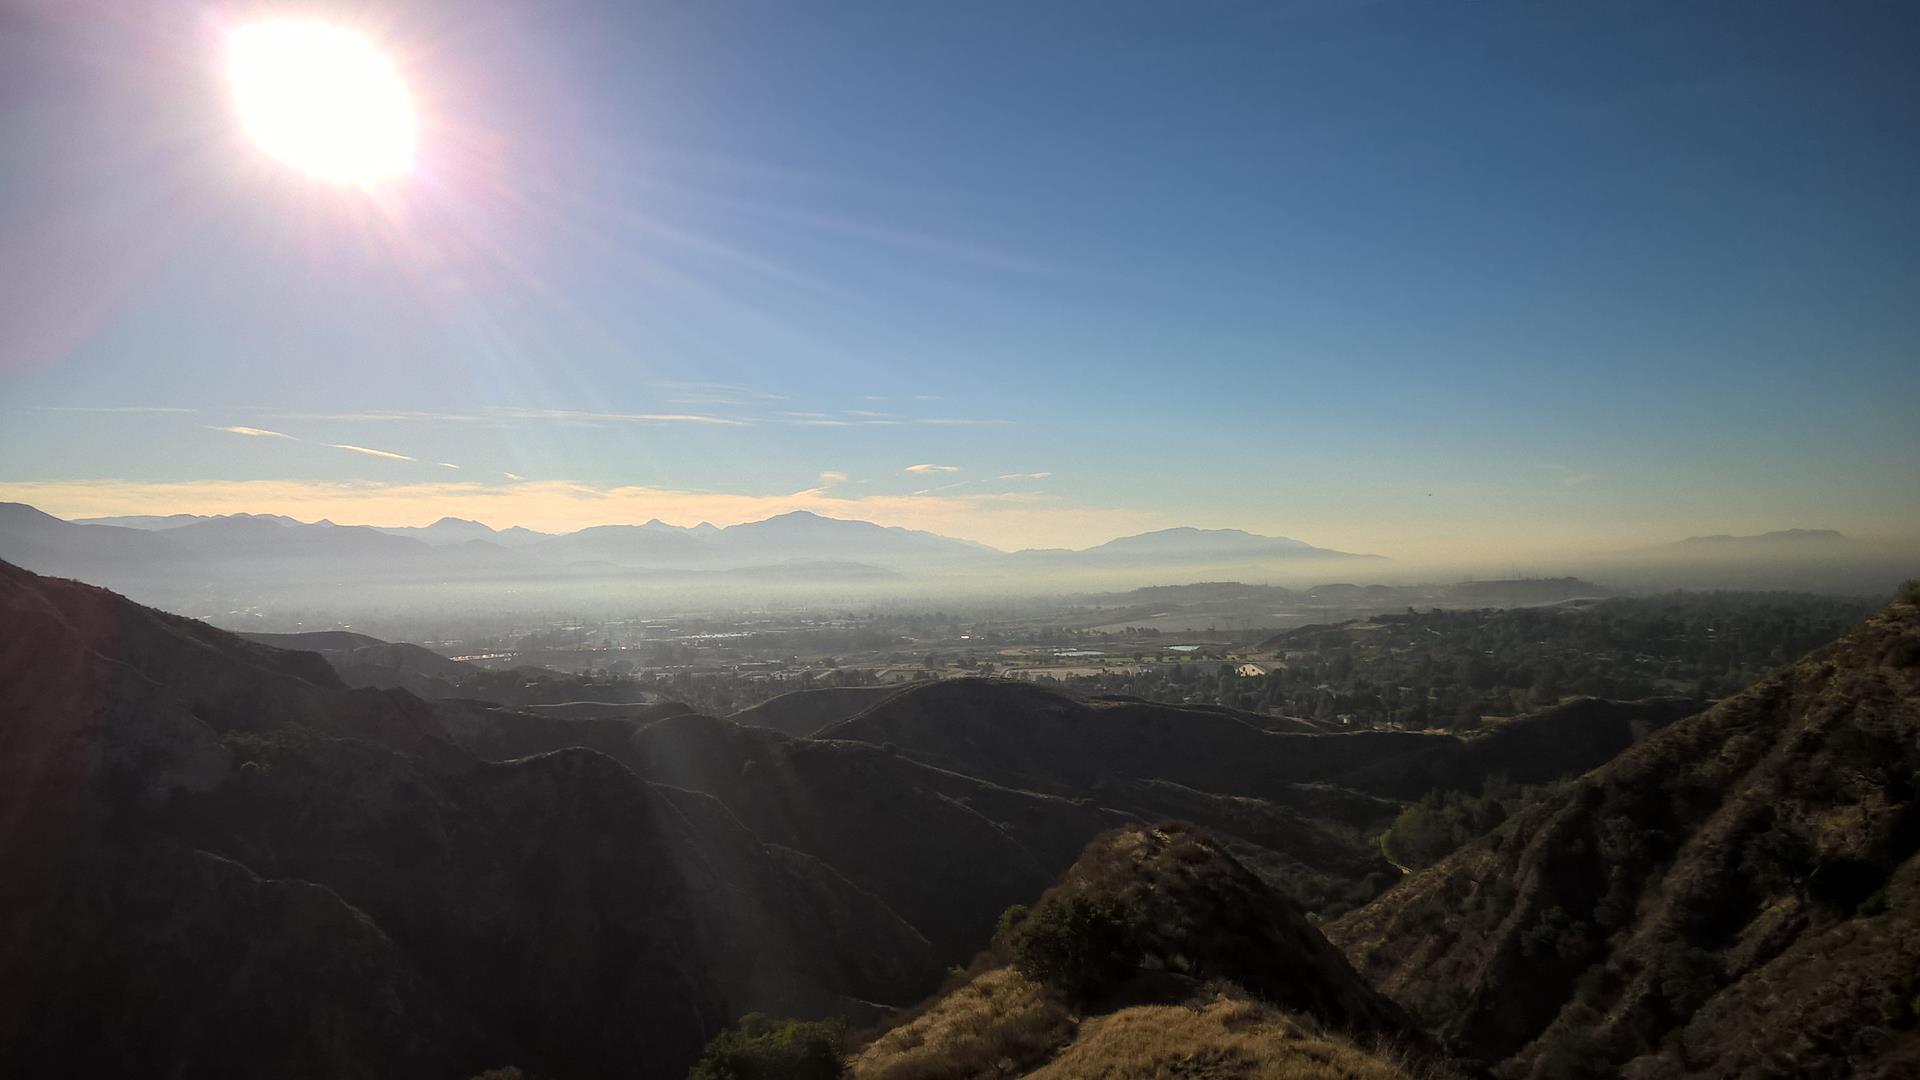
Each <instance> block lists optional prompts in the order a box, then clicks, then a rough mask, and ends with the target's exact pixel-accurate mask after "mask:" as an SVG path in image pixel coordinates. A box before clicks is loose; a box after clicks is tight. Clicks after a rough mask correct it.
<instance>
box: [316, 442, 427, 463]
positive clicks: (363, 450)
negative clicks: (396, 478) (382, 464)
mask: <svg viewBox="0 0 1920 1080" xmlns="http://www.w3.org/2000/svg"><path fill="white" fill-rule="evenodd" d="M327 445H328V446H331V447H333V448H334V449H335V450H351V451H353V452H354V453H356V454H365V455H367V456H368V457H377V458H386V459H388V460H389V461H418V460H420V459H419V458H413V457H408V456H407V455H405V454H396V453H394V452H393V451H391V450H375V449H374V448H373V447H371V446H355V445H353V444H352V443H338V442H337V443H328V444H327Z"/></svg>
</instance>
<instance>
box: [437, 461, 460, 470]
mask: <svg viewBox="0 0 1920 1080" xmlns="http://www.w3.org/2000/svg"><path fill="white" fill-rule="evenodd" d="M440 467H441V468H443V469H457V468H459V467H460V466H458V465H455V464H454V463H453V462H451V461H443V462H441V463H440Z"/></svg>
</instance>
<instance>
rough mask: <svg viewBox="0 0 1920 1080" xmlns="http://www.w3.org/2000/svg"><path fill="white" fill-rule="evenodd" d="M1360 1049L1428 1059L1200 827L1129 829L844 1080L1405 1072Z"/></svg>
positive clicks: (1289, 907) (1315, 935)
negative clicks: (1392, 1045) (1391, 1047)
mask: <svg viewBox="0 0 1920 1080" xmlns="http://www.w3.org/2000/svg"><path fill="white" fill-rule="evenodd" d="M1066 912H1075V913H1077V914H1076V915H1072V916H1064V917H1063V913H1066ZM1087 913H1093V914H1092V915H1091V916H1089V915H1088V914H1087ZM1088 918H1092V919H1094V920H1095V922H1092V923H1088V922H1087V921H1086V920H1087V919H1088ZM1102 919H1104V920H1106V921H1105V922H1104V923H1102V922H1100V921H1099V920H1102ZM1067 956H1072V957H1075V958H1077V959H1076V960H1074V961H1072V978H1071V982H1070V984H1069V983H1063V982H1061V981H1060V980H1061V979H1062V978H1064V977H1066V975H1065V974H1064V973H1063V969H1062V968H1061V967H1060V964H1061V963H1063V962H1064V961H1063V960H1062V959H1061V958H1063V957H1067ZM1049 957H1051V958H1053V959H1051V960H1049V959H1046V958H1049ZM1350 1038H1352V1039H1361V1040H1364V1041H1366V1042H1368V1043H1378V1042H1381V1041H1387V1042H1395V1041H1398V1042H1400V1043H1401V1044H1403V1045H1406V1046H1417V1045H1419V1039H1418V1037H1417V1036H1415V1035H1413V1034H1412V1033H1411V1031H1410V1029H1409V1027H1408V1024H1407V1019H1406V1017H1405V1016H1404V1014H1402V1013H1401V1011H1400V1010H1399V1009H1398V1008H1397V1007H1395V1006H1394V1005H1393V1004H1392V1003H1391V1002H1389V1001H1387V1000H1386V999H1384V998H1382V997H1381V996H1380V995H1378V994H1376V993H1375V992H1374V991H1373V990H1372V989H1370V988H1369V987H1367V986H1366V984H1365V983H1363V982H1362V981H1361V980H1360V979H1359V978H1358V977H1357V976H1356V975H1355V974H1354V973H1353V971H1352V969H1351V968H1349V967H1348V966H1347V963H1346V961H1345V960H1344V959H1342V957H1341V956H1340V954H1339V953H1338V952H1337V951H1336V950H1335V949H1334V948H1333V947H1332V946H1331V945H1329V944H1328V943H1327V941H1326V940H1325V939H1324V938H1323V937H1321V935H1320V933H1319V932H1318V931H1317V930H1315V929H1314V928H1313V927H1312V926H1310V925H1309V924H1308V923H1307V921H1306V919H1305V918H1304V917H1303V916H1302V914H1301V912H1300V910H1299V909H1298V908H1297V907H1295V906H1294V905H1293V904H1292V903H1291V902H1289V901H1288V900H1287V899H1286V898H1285V897H1282V896H1280V895H1278V894H1276V893H1274V892H1272V891H1271V890H1269V889H1268V888H1267V887H1266V886H1265V885H1264V884H1262V883H1261V881H1260V879H1259V878H1258V877H1256V876H1255V875H1254V874H1252V873H1251V872H1249V871H1248V870H1247V869H1246V868H1245V867H1243V866H1241V865H1240V864H1239V863H1237V862H1236V861H1235V860H1234V859H1233V858H1232V856H1231V855H1229V854H1228V853H1227V852H1226V850H1225V849H1224V848H1223V847H1221V846H1220V845H1218V844H1217V843H1215V842H1213V841H1212V840H1211V839H1209V838H1208V837H1207V836H1206V835H1205V834H1204V833H1201V832H1199V831H1198V830H1195V829H1193V828H1192V827H1190V826H1184V825H1174V824H1169V825H1160V826H1134V827H1130V828H1126V829H1121V830H1116V831H1114V832H1111V833H1108V834H1106V835H1103V836H1101V837H1100V838H1098V839H1097V840H1095V841H1094V843H1092V844H1091V845H1089V846H1088V848H1087V850H1086V852H1085V854H1083V855H1082V856H1081V857H1080V858H1079V859H1078V860H1077V861H1076V862H1075V863H1074V864H1073V866H1072V867H1071V868H1070V869H1068V871H1067V872H1066V873H1065V874H1064V875H1063V876H1062V878H1061V880H1060V882H1059V883H1058V884H1057V885H1055V886H1054V887H1053V888H1052V889H1049V890H1048V891H1047V892H1046V894H1045V895H1043V896H1042V897H1040V898H1039V899H1038V900H1037V901H1036V903H1035V905H1034V908H1033V910H1032V911H1031V912H1025V911H1024V909H1022V910H1021V911H1020V912H1015V913H1009V917H1008V920H1007V923H1006V925H1005V926H1003V928H1002V931H1001V933H1000V934H999V935H998V936H997V937H996V938H995V940H994V942H993V945H992V947H991V948H990V949H989V950H988V951H987V952H985V953H983V954H982V955H981V956H980V957H979V958H978V959H977V960H976V961H975V963H974V965H973V967H972V969H971V970H970V971H969V972H968V973H967V974H966V975H965V976H963V977H962V978H961V979H959V980H958V981H957V985H955V986H954V987H953V988H952V989H951V990H950V991H949V992H947V993H946V994H944V995H942V996H940V997H938V998H936V999H935V1000H934V1001H932V1002H930V1003H929V1004H928V1005H926V1006H925V1007H923V1008H922V1009H921V1010H919V1011H918V1012H917V1013H915V1014H914V1015H911V1016H909V1017H907V1018H905V1019H904V1020H902V1021H901V1022H900V1023H898V1024H897V1025H895V1026H894V1027H893V1028H892V1029H891V1030H888V1031H885V1032H883V1033H881V1034H880V1035H879V1036H877V1037H876V1038H874V1039H872V1040H871V1041H870V1042H869V1043H868V1044H867V1045H866V1046H865V1047H864V1048H862V1049H861V1050H860V1051H859V1052H858V1053H857V1054H856V1055H855V1056H854V1058H853V1060H852V1062H851V1072H852V1075H853V1076H854V1077H855V1078H856V1080H908V1078H913V1080H946V1078H953V1080H959V1078H963V1077H979V1076H995V1075H1011V1074H1019V1075H1031V1076H1045V1077H1061V1078H1066V1077H1089V1076H1107V1077H1142V1078H1146V1077H1161V1076H1209V1077H1211V1076H1218V1077H1229V1076H1234V1077H1269V1076H1270V1077H1303V1078H1318V1077H1329V1078H1331V1077H1367V1078H1372V1077H1382V1078H1386V1077H1399V1076H1403V1075H1405V1074H1404V1073H1403V1072H1401V1070H1400V1069H1399V1068H1398V1067H1397V1066H1396V1065H1394V1064H1391V1063H1389V1062H1388V1061H1385V1060H1382V1059H1379V1058H1377V1057H1375V1056H1373V1055H1371V1054H1368V1053H1365V1052H1362V1051H1360V1050H1358V1049H1356V1048H1355V1047H1354V1046H1353V1045H1352V1044H1351V1043H1349V1042H1348V1041H1347V1040H1348V1039H1350ZM1030 1070H1031V1071H1030Z"/></svg>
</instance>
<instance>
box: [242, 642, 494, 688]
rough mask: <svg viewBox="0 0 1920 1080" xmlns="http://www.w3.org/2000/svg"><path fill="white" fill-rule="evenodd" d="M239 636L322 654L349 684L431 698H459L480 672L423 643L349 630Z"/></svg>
mask: <svg viewBox="0 0 1920 1080" xmlns="http://www.w3.org/2000/svg"><path fill="white" fill-rule="evenodd" d="M240 636H241V637H244V638H246V639H247V640H248V641H251V642H254V643H255V644H259V645H271V646H273V647H274V648H276V649H303V650H306V651H307V652H315V653H319V654H320V655H321V656H322V657H324V658H325V659H326V661H327V663H328V664H331V665H332V666H333V670H334V671H335V673H337V674H338V675H339V676H340V679H341V681H342V682H344V683H346V684H347V685H348V686H354V687H372V688H374V689H380V690H391V689H401V690H408V691H411V692H413V693H414V694H416V695H418V696H419V697H423V698H429V699H431V698H444V697H456V696H459V694H460V691H459V689H458V684H459V683H461V682H462V681H464V680H466V679H468V678H470V677H472V676H473V675H475V674H478V673H479V671H480V669H479V668H477V667H475V666H473V665H472V664H467V663H462V662H461V661H459V660H449V659H447V658H446V657H444V656H441V655H440V654H439V653H437V652H434V651H433V650H431V649H427V648H424V647H422V646H419V645H414V644H411V643H408V642H404V641H397V642H396V641H382V640H380V639H379V638H375V637H368V636H367V635H365V634H356V633H353V632H351V631H347V630H317V631H310V632H307V633H302V634H242V635H240Z"/></svg>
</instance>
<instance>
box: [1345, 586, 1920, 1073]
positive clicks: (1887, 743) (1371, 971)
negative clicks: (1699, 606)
mask: <svg viewBox="0 0 1920 1080" xmlns="http://www.w3.org/2000/svg"><path fill="white" fill-rule="evenodd" d="M1916 783H1920V607H1916V597H1915V595H1914V594H1913V593H1911V592H1909V594H1908V595H1907V596H1906V597H1905V598H1904V599H1902V600H1901V601H1899V602H1896V603H1895V604H1893V605H1892V606H1891V607H1889V608H1887V609H1886V610H1885V611H1883V612H1881V613H1880V614H1879V615H1877V616H1874V617H1873V618H1871V619H1869V620H1868V621H1867V622H1866V623H1864V624H1863V625H1861V626H1860V627H1859V628H1858V629H1856V630H1854V631H1853V632H1851V633H1849V634H1848V635H1846V636H1845V637H1843V638H1842V639H1841V640H1840V641H1838V642H1837V643H1835V644H1834V645H1832V646H1829V647H1828V648H1825V649H1822V650H1820V651H1818V652H1816V653H1814V654H1812V655H1810V656H1809V657H1807V658H1806V659H1805V660H1803V661H1801V662H1800V663H1798V664H1796V665H1794V666H1792V667H1790V668H1788V669H1786V670H1785V671H1783V672H1781V673H1780V674H1778V675H1776V676H1774V677H1772V678H1769V679H1767V680H1765V681H1763V682H1761V683H1760V684H1758V685H1756V686H1754V687H1753V688H1752V689H1750V690H1748V691H1747V692H1745V693H1743V694H1740V695H1739V696H1737V697H1734V698H1731V699H1728V700H1726V701H1723V702H1721V703H1720V704H1719V705H1717V706H1715V707H1714V708H1712V709H1710V710H1708V711H1707V712H1705V713H1702V714H1700V715H1698V716H1695V717H1692V718H1689V719H1687V720H1684V721H1681V722H1680V723H1677V724H1674V725H1673V726H1671V727H1669V728H1667V729H1666V730H1665V731H1663V732H1661V733H1659V734H1657V735H1655V736H1653V737H1652V738H1650V739H1648V740H1646V741H1645V742H1643V743H1641V744H1640V745H1638V746H1636V747H1634V748H1633V749H1631V750H1629V751H1627V752H1626V753H1625V754H1623V755H1622V756H1621V757H1620V758H1619V759H1618V760H1616V761H1614V762H1612V763H1610V764H1608V765H1606V766H1604V767H1602V768H1600V769H1597V770H1595V771H1594V772H1593V773H1591V774H1589V775H1587V776H1586V777H1584V778H1582V779H1581V780H1579V781H1578V782H1577V783H1575V784H1573V785H1571V786H1570V787H1569V788H1568V789H1567V790H1565V792H1564V793H1563V794H1560V795H1558V796H1556V797H1553V798H1551V799H1548V800H1546V801H1545V802H1543V803H1541V804H1539V805H1536V806H1534V807H1533V808H1531V809H1529V810H1528V811H1526V812H1524V813H1522V814H1520V815H1518V816H1517V817H1515V818H1514V819H1513V820H1511V821H1509V822H1508V823H1507V824H1505V825H1504V826H1502V827H1501V828H1499V829H1497V830H1496V831H1495V832H1493V833H1492V834H1491V835H1489V836H1487V837H1485V838H1484V839H1482V840H1480V841H1478V842H1475V843H1473V844H1470V845H1469V846H1467V847H1466V848H1464V849H1462V850H1461V851H1459V852H1457V853H1455V854H1454V855H1453V856H1451V857H1449V858H1448V859H1446V860H1445V861H1443V862H1441V863H1440V864H1438V865H1437V866H1435V867H1433V868H1432V869H1430V870H1428V871H1426V872H1424V873H1421V874H1418V875H1416V876H1414V877H1411V878H1409V879H1408V880H1407V881H1406V882H1405V883H1403V884H1402V885H1400V886H1399V887H1398V888H1396V889H1394V890H1393V891H1392V892H1390V893H1388V894H1387V895H1385V896H1383V897H1381V898H1380V899H1379V900H1377V901H1375V902H1374V903H1373V904H1372V905H1370V906H1368V907H1367V908H1365V909H1363V910H1361V911H1358V912H1356V913H1354V914H1351V915H1349V916H1347V917H1346V918H1344V919H1342V920H1341V921H1339V922H1338V923H1335V924H1333V926H1332V927H1331V928H1330V930H1329V934H1330V936H1331V937H1332V938H1333V940H1334V941H1335V942H1337V943H1338V944H1340V945H1341V946H1342V947H1343V948H1345V950H1346V951H1347V953H1348V955H1349V956H1350V957H1352V958H1353V960H1354V963H1355V965H1356V966H1357V967H1358V968H1359V969H1360V971H1361V972H1362V973H1363V974H1365V975H1366V976H1368V977H1369V978H1370V979H1372V980H1374V981H1375V984H1376V985H1378V986H1380V987H1381V988H1382V989H1384V990H1385V991H1386V992H1388V993H1389V994H1391V995H1393V996H1394V997H1395V998H1397V999H1398V1000H1400V1001H1401V1002H1402V1003H1404V1004H1405V1005H1406V1006H1407V1007H1408V1008H1409V1009H1411V1010H1412V1011H1413V1012H1414V1013H1415V1014H1416V1015H1417V1016H1418V1017H1419V1018H1420V1019H1421V1020H1422V1021H1423V1022H1424V1023H1427V1024H1429V1025H1432V1026H1433V1027H1435V1028H1437V1029H1438V1030H1439V1031H1440V1032H1441V1033H1442V1035H1443V1036H1444V1037H1445V1038H1446V1039H1448V1040H1449V1041H1450V1042H1451V1043H1452V1044H1453V1045H1454V1046H1455V1047H1456V1048H1457V1049H1459V1050H1460V1051H1461V1052H1463V1053H1466V1054H1469V1055H1471V1056H1473V1057H1476V1058H1479V1059H1481V1060H1484V1061H1486V1062H1488V1063H1489V1064H1492V1065H1494V1066H1495V1071H1496V1072H1497V1073H1498V1074H1499V1075H1502V1076H1541V1077H1545V1076H1588V1075H1590V1076H1614V1075H1623V1074H1624V1075H1632V1076H1637V1077H1666V1076H1689V1075H1711V1076H1775V1075H1777V1076H1788V1075H1792V1076H1841V1075H1851V1076H1885V1077H1893V1076H1912V1075H1915V1074H1916V1072H1920V1034H1916V1031H1915V1028H1916V1015H1915V1010H1916V1009H1920V998H1917V997H1916V994H1917V993H1920V858H1917V857H1916V856H1917V854H1920V803H1916Z"/></svg>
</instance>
